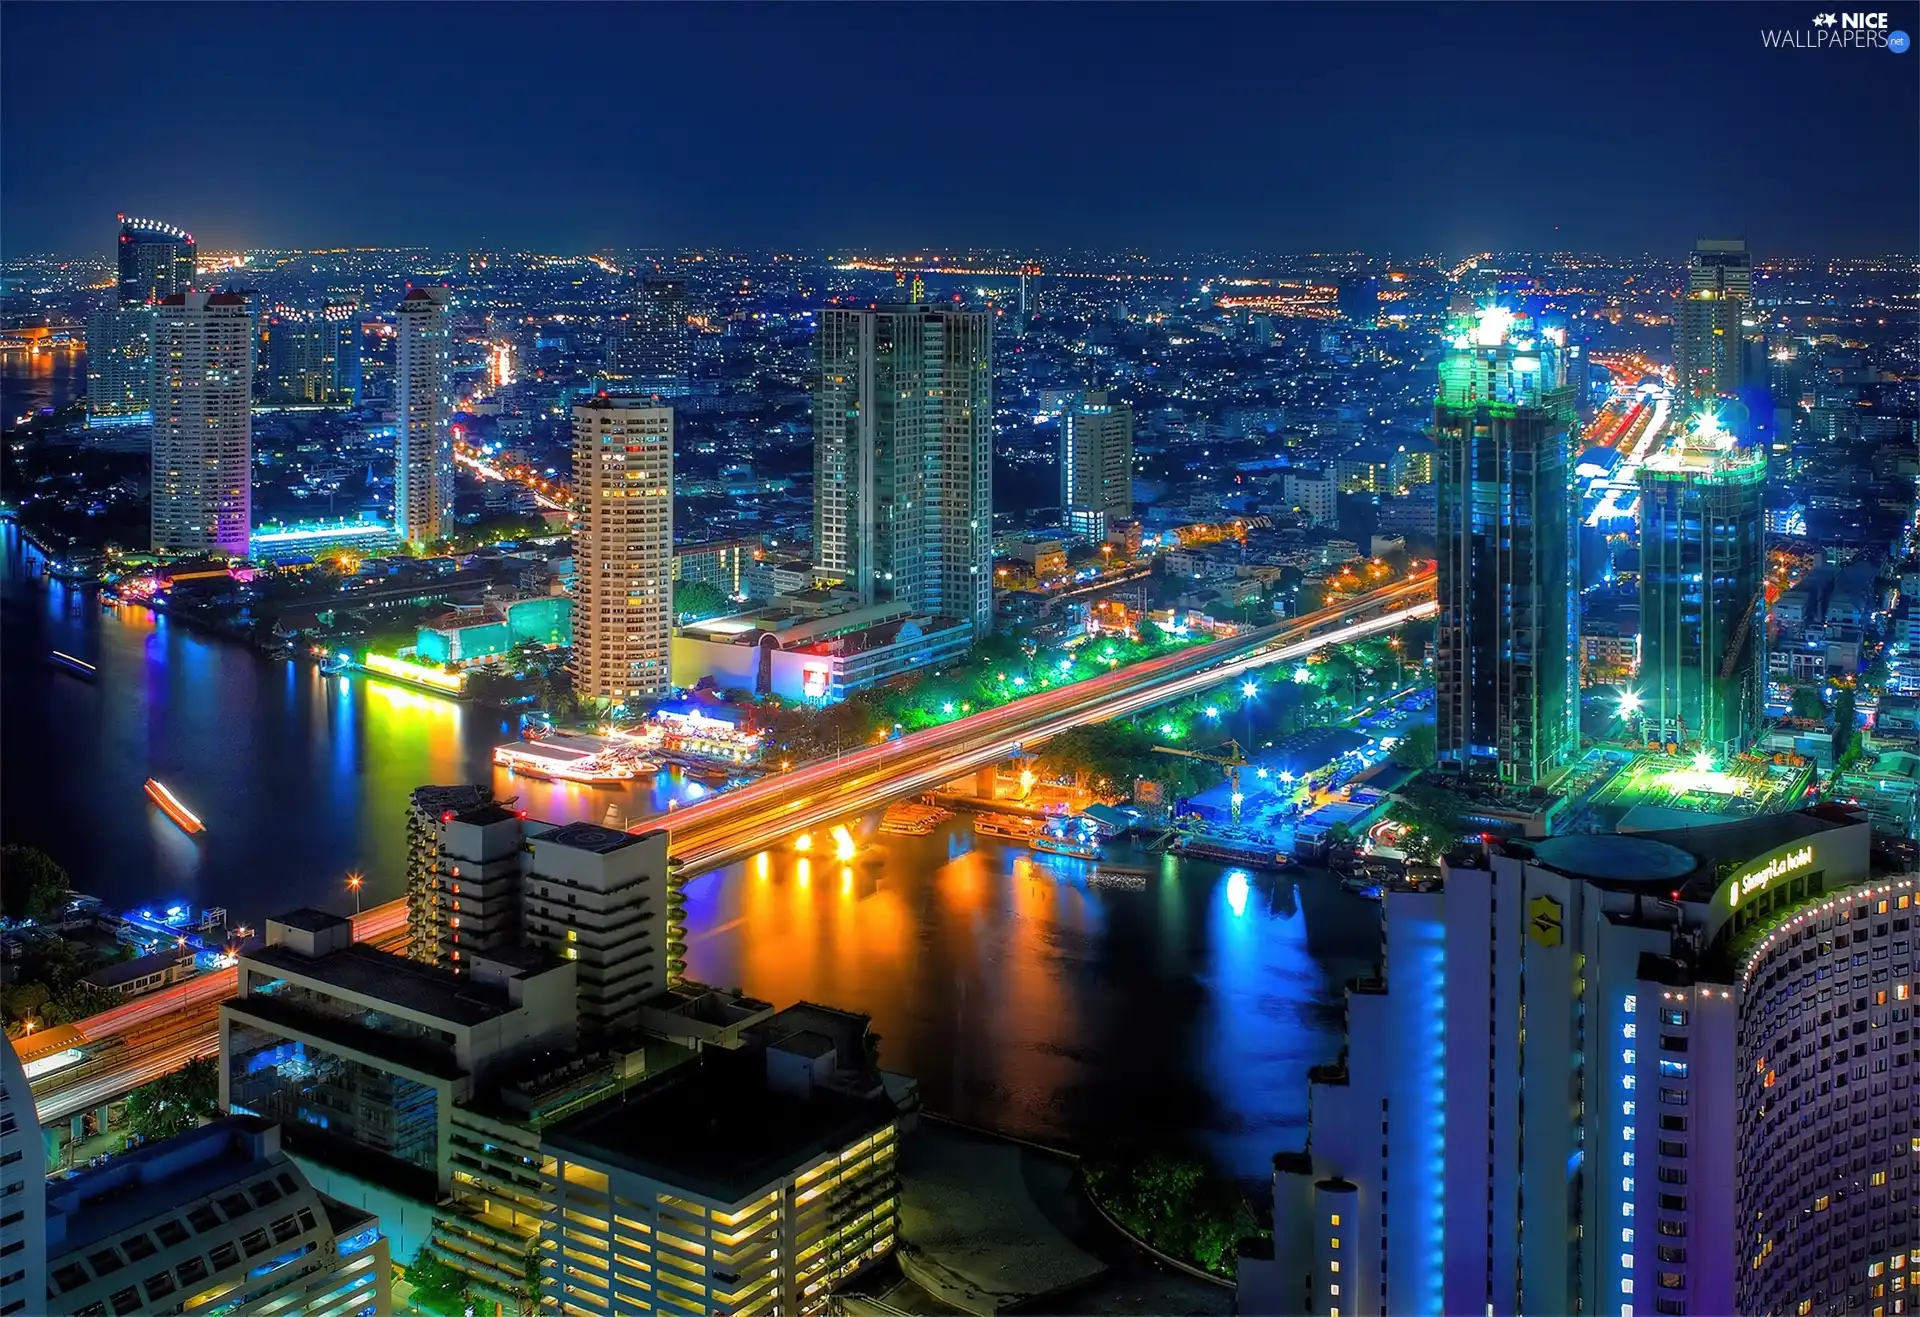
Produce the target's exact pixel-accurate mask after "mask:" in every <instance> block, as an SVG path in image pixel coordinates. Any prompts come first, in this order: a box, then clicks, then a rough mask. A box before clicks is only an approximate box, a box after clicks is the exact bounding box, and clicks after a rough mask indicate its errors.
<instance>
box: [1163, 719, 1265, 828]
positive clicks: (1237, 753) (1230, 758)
mask: <svg viewBox="0 0 1920 1317" xmlns="http://www.w3.org/2000/svg"><path fill="white" fill-rule="evenodd" d="M1220 748H1221V749H1223V750H1225V751H1226V752H1227V753H1226V754H1224V755H1210V754H1207V753H1205V752H1204V751H1200V750H1181V749H1177V748H1176V747H1174V746H1170V745H1156V746H1154V747H1153V752H1154V753H1155V754H1157V755H1178V756H1179V757H1180V758H1182V759H1198V760H1200V761H1202V762H1203V763H1208V764H1218V765H1220V766H1221V767H1222V768H1224V769H1226V770H1227V785H1228V786H1229V787H1230V788H1231V789H1232V791H1233V795H1232V797H1231V798H1230V803H1231V805H1232V810H1233V826H1234V827H1236V828H1237V827H1239V826H1240V770H1241V769H1243V768H1247V767H1249V766H1250V763H1249V761H1248V759H1247V756H1246V753H1245V752H1244V751H1243V750H1241V748H1240V743H1239V742H1238V741H1232V740H1230V741H1228V742H1227V743H1226V744H1224V745H1223V746H1221V747H1220Z"/></svg>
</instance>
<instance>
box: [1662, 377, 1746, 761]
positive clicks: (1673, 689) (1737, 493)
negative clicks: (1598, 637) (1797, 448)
mask: <svg viewBox="0 0 1920 1317" xmlns="http://www.w3.org/2000/svg"><path fill="white" fill-rule="evenodd" d="M1766 485H1767V454H1766V450H1765V449H1764V448H1761V447H1759V446H1757V445H1742V444H1739V443H1738V442H1737V440H1736V439H1735V437H1734V435H1733V434H1732V433H1731V432H1730V431H1728V430H1726V429H1724V428H1723V427H1722V426H1721V425H1720V424H1719V422H1718V421H1716V420H1715V419H1714V414H1713V413H1712V412H1711V411H1702V412H1700V413H1697V414H1696V415H1695V416H1694V417H1693V418H1692V419H1691V420H1690V422H1689V423H1688V424H1687V425H1686V426H1685V427H1684V428H1682V429H1681V430H1679V431H1678V432H1677V433H1676V434H1675V436H1674V437H1673V439H1672V440H1671V441H1670V442H1669V443H1668V445H1667V446H1666V447H1665V448H1664V449H1663V450H1662V451H1660V452H1658V453H1656V454H1654V455H1653V456H1652V457H1651V458H1649V459H1648V460H1647V461H1646V463H1645V464H1644V465H1643V466H1642V467H1641V469H1640V659H1641V668H1640V675H1641V681H1640V692H1639V694H1640V717H1641V719H1642V720H1643V723H1644V730H1645V732H1646V735H1647V737H1648V739H1656V740H1659V741H1663V742H1665V741H1672V742H1675V743H1677V744H1680V745H1683V746H1684V745H1696V746H1699V747H1700V748H1702V749H1704V750H1706V751H1708V752H1710V753H1713V754H1717V755H1723V756H1724V755H1733V754H1738V753H1739V752H1741V751H1742V750H1745V749H1746V748H1747V747H1748V746H1750V745H1751V744H1752V743H1753V741H1754V738H1755V737H1756V736H1758V735H1759V731H1760V724H1761V721H1762V718H1763V714H1764V709H1763V705H1764V703H1765V699H1766V673H1767V654H1766V649H1767V644H1766V642H1767V623H1766V509H1765V500H1766Z"/></svg>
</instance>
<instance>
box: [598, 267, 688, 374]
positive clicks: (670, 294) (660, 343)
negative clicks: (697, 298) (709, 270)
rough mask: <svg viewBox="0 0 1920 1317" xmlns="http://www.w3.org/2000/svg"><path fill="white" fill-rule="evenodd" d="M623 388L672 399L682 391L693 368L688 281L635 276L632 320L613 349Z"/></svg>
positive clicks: (670, 277)
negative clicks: (636, 291) (636, 297)
mask: <svg viewBox="0 0 1920 1317" xmlns="http://www.w3.org/2000/svg"><path fill="white" fill-rule="evenodd" d="M614 354H615V360H614V366H615V373H616V374H617V375H618V376H620V378H621V379H622V381H623V388H622V390H621V391H622V392H623V393H638V394H659V395H660V396H662V397H666V398H673V397H678V396H679V395H681V394H683V393H685V392H686V389H687V377H688V375H689V373H690V371H691V369H692V355H693V354H692V351H691V343H690V340H689V339H688V336H687V281H686V280H685V279H681V278H678V277H675V276H673V275H666V274H655V273H650V274H644V275H642V276H641V277H640V286H639V302H638V304H637V306H636V307H635V310H634V315H633V320H632V322H631V323H630V324H629V325H628V326H627V329H626V332H625V333H624V334H623V335H622V336H621V338H620V341H619V343H618V344H617V345H616V346H615V350H614Z"/></svg>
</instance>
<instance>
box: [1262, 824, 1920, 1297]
mask: <svg viewBox="0 0 1920 1317" xmlns="http://www.w3.org/2000/svg"><path fill="white" fill-rule="evenodd" d="M1869 843H1870V830H1869V827H1868V824H1867V823H1866V821H1865V820H1864V819H1862V818H1860V817H1859V816H1857V815H1855V814H1852V813H1849V812H1847V811H1844V810H1840V809H1837V808H1834V807H1831V806H1822V807H1818V808H1815V809H1811V810H1805V811H1801V812H1799V813H1794V814H1786V815H1776V816H1771V817H1762V818H1756V819H1750V820H1742V821H1739V822H1734V823H1727V824H1721V825H1716V826H1709V827H1701V828H1693V829H1689V830H1687V831H1685V832H1683V833H1673V834H1665V835H1662V836H1654V835H1637V836H1636V835H1622V836H1580V837H1572V836H1569V837H1562V838H1552V839H1547V840H1542V841H1534V842H1529V843H1519V842H1507V843H1500V844H1495V845H1493V846H1491V847H1490V848H1487V849H1485V850H1484V851H1480V852H1476V853H1465V852H1463V853H1460V854H1456V855H1455V856H1452V857H1450V858H1449V860H1448V862H1447V863H1446V864H1445V866H1444V867H1443V879H1442V885H1441V887H1440V889H1439V890H1435V891H1431V892H1393V893H1389V894H1388V895H1387V897H1386V900H1385V902H1384V941H1385V950H1384V953H1383V957H1382V967H1381V973H1380V974H1379V975H1377V976H1375V977H1373V978H1369V979H1364V980H1361V981H1359V982H1357V983H1355V984H1353V985H1351V986H1350V988H1349V990H1348V993H1347V1047H1346V1049H1345V1053H1344V1056H1343V1057H1342V1059H1341V1060H1340V1061H1339V1062H1338V1063H1337V1064H1333V1065H1328V1066H1323V1067H1320V1068H1319V1069H1317V1070H1315V1071H1314V1072H1313V1074H1312V1075H1311V1076H1310V1082H1309V1092H1310V1116H1309V1137H1308V1147H1307V1151H1306V1152H1305V1153H1304V1154H1293V1155H1287V1156H1283V1157H1281V1158H1279V1159H1277V1160H1276V1170H1275V1176H1274V1184H1275V1189H1274V1195H1275V1220H1276V1223H1277V1229H1276V1234H1275V1238H1274V1240H1273V1242H1272V1249H1271V1256H1270V1257H1269V1256H1256V1255H1254V1254H1255V1253H1256V1252H1258V1253H1264V1252H1265V1250H1249V1255H1248V1256H1246V1257H1244V1258H1243V1260H1242V1269H1241V1303H1240V1310H1241V1311H1242V1312H1287V1313H1317V1314H1325V1315H1327V1317H1332V1315H1333V1314H1348V1315H1349V1317H1351V1315H1354V1314H1377V1313H1387V1312H1392V1313H1396V1314H1397V1313H1403V1312H1404V1313H1442V1312H1445V1313H1461V1312H1473V1313H1493V1314H1509V1313H1523V1312H1566V1313H1571V1312H1588V1313H1598V1312H1604V1313H1607V1314H1609V1317H1611V1314H1613V1313H1616V1312H1617V1313H1619V1314H1620V1315H1621V1317H1635V1314H1641V1313H1648V1314H1660V1315H1661V1317H1691V1315H1697V1314H1723V1313H1731V1312H1769V1313H1797V1314H1810V1313H1822V1314H1828V1313H1832V1314H1838V1313H1843V1312H1844V1313H1876V1314H1880V1317H1885V1314H1889V1313H1900V1312H1905V1311H1908V1307H1907V1305H1908V1304H1909V1303H1910V1302H1911V1301H1910V1300H1909V1299H1908V1298H1907V1297H1906V1293H1905V1291H1906V1284H1907V1277H1908V1275H1909V1274H1913V1273H1912V1272H1911V1268H1913V1267H1914V1266H1916V1265H1920V1232H1917V1231H1916V1221H1915V1215H1914V1213H1915V1207H1914V1202H1913V1199H1912V1197H1911V1194H1912V1189H1913V1182H1912V1177H1913V1174H1914V1163H1915V1158H1916V1152H1915V1150H1916V1149H1920V1124H1917V1123H1916V1113H1915V1111H1914V1109H1913V1105H1912V1103H1913V1092H1912V1087H1911V1082H1912V1076H1913V1074H1914V1073H1915V1067H1914V1064H1913V1060H1914V1051H1915V1045H1916V1044H1915V1038H1914V1032H1915V1027H1916V1025H1915V1021H1914V1020H1913V1018H1912V1014H1911V1012H1912V1009H1913V1006H1912V997H1913V992H1914V983H1915V970H1914V963H1913V954H1912V943H1913V930H1912V921H1913V917H1914V913H1915V907H1916V904H1920V890H1917V888H1920V876H1916V875H1912V874H1907V875H1903V876H1900V877H1881V876H1877V875H1875V874H1874V873H1873V872H1871V870H1870V867H1869V858H1870V853H1869Z"/></svg>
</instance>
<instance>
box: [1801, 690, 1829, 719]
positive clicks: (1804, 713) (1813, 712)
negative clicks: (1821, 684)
mask: <svg viewBox="0 0 1920 1317" xmlns="http://www.w3.org/2000/svg"><path fill="white" fill-rule="evenodd" d="M1793 716H1794V717H1796V718H1807V719H1810V720H1812V721H1814V722H1819V721H1820V720H1821V719H1823V718H1825V717H1826V716H1827V703H1826V701H1825V700H1823V699H1821V698H1820V691H1819V688H1818V687H1815V686H1795V687H1794V688H1793Z"/></svg>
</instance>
